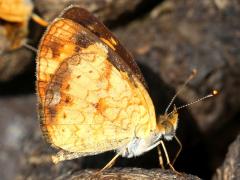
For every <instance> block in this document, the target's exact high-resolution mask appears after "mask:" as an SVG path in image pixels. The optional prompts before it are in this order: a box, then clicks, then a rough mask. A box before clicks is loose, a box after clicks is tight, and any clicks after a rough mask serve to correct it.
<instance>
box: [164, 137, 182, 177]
mask: <svg viewBox="0 0 240 180" xmlns="http://www.w3.org/2000/svg"><path fill="white" fill-rule="evenodd" d="M160 144H161V145H162V148H163V151H164V154H165V157H166V160H167V164H168V165H169V167H170V168H171V169H172V170H173V171H174V172H175V173H177V174H180V173H179V172H177V171H176V170H175V169H174V167H173V166H172V164H171V162H170V160H169V156H168V153H167V150H166V147H165V145H164V143H163V141H162V140H161V141H160Z"/></svg>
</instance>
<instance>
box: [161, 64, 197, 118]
mask: <svg viewBox="0 0 240 180" xmlns="http://www.w3.org/2000/svg"><path fill="white" fill-rule="evenodd" d="M196 74H197V69H193V70H192V73H191V74H190V76H189V77H188V78H187V80H186V81H185V82H184V84H183V85H182V86H181V87H180V89H179V90H178V91H177V92H176V94H175V95H174V96H173V98H172V99H171V101H170V103H169V104H168V106H167V108H166V110H165V114H167V112H168V110H169V108H170V107H171V105H172V104H173V102H174V100H175V99H176V97H177V96H178V94H179V93H180V92H182V90H183V89H184V88H185V87H186V85H187V84H188V83H189V81H191V80H192V79H193V78H194V77H195V76H196Z"/></svg>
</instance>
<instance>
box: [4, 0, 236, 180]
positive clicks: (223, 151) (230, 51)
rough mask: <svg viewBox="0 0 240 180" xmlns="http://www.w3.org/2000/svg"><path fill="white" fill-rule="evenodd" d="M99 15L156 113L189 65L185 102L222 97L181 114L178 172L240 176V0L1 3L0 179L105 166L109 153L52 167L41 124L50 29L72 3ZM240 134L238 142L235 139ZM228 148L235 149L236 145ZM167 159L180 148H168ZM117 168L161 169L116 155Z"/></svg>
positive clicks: (148, 159)
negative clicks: (135, 69) (138, 74)
mask: <svg viewBox="0 0 240 180" xmlns="http://www.w3.org/2000/svg"><path fill="white" fill-rule="evenodd" d="M70 4H77V5H80V6H82V7H84V8H86V9H88V10H89V11H91V12H93V13H94V14H95V15H96V16H97V17H99V18H100V19H101V20H102V21H103V22H104V23H105V24H106V25H107V27H109V28H110V30H111V31H112V32H113V33H114V34H115V35H116V36H117V37H118V38H119V40H120V41H121V42H122V44H123V45H124V46H125V47H126V48H127V49H128V50H130V52H131V53H132V54H133V55H134V57H135V59H136V61H137V63H138V64H139V66H140V68H141V70H142V72H143V74H144V77H145V80H146V82H147V84H148V86H149V93H150V95H151V97H152V99H153V102H154V105H155V109H156V113H157V114H158V115H159V114H161V113H163V112H164V110H165V108H166V107H167V105H168V103H169V101H170V100H171V98H172V97H173V95H174V94H175V92H176V91H177V90H178V89H179V87H180V85H182V84H183V82H184V81H185V80H186V79H187V77H188V76H189V74H190V73H191V71H192V69H193V68H196V69H197V70H198V74H197V76H196V78H195V79H194V80H192V81H191V83H190V84H189V85H188V86H187V87H186V89H185V90H184V92H183V93H181V94H180V95H179V97H178V99H177V100H176V102H175V104H176V105H177V106H181V105H183V104H186V103H190V102H192V101H194V100H196V99H197V98H198V97H202V96H204V95H206V94H208V93H210V92H211V90H212V89H217V90H219V92H220V94H219V95H217V96H216V97H213V98H211V99H208V100H206V101H201V102H200V103H198V104H196V105H193V106H190V107H188V108H186V109H182V110H180V111H179V114H180V120H179V126H178V129H177V136H178V137H179V139H180V140H181V142H182V144H183V150H182V152H181V154H180V156H179V158H178V159H177V161H176V163H175V168H176V170H178V171H180V172H185V173H189V174H193V175H196V176H198V177H200V178H203V179H234V178H235V179H238V178H239V179H240V170H239V169H240V166H239V164H240V136H238V134H239V132H240V23H239V18H240V2H239V1H238V0H201V1H197V0H181V1H177V0H159V1H156V0H132V1H127V0H114V1H113V0H92V1H88V0H68V1H67V0H41V1H36V0H35V1H30V0H8V1H7V0H2V1H0V177H1V179H4V180H5V179H6V180H7V179H27V178H32V179H53V178H57V177H59V178H60V177H65V175H66V174H68V175H69V174H71V173H73V172H76V171H78V170H80V169H82V168H101V167H103V166H104V165H105V164H106V163H107V162H108V161H109V160H110V159H111V158H112V156H113V155H114V154H113V153H112V152H109V153H104V154H102V155H97V156H92V157H88V158H82V159H77V160H72V161H67V162H63V163H60V164H58V165H53V164H52V163H51V162H50V160H49V155H50V154H52V153H54V152H55V151H54V150H53V149H51V148H50V147H49V145H48V144H47V143H46V142H45V141H44V139H43V137H42V134H41V131H40V127H39V120H38V118H37V109H36V107H37V98H36V91H35V73H36V72H35V69H36V62H35V56H36V53H35V52H34V51H31V50H29V49H28V48H26V47H25V46H24V44H29V45H31V46H33V47H35V48H37V46H38V43H39V40H40V38H41V36H42V35H43V33H44V31H45V29H46V28H45V27H44V26H42V25H40V24H39V23H36V21H34V19H36V18H34V16H35V14H37V15H39V16H40V17H42V18H43V19H44V20H46V21H48V22H51V21H52V20H53V19H54V18H56V17H57V16H58V14H59V13H60V12H61V11H62V10H63V9H64V8H65V7H67V6H68V5H70ZM237 137H238V138H237ZM234 140H235V141H234ZM230 144H232V145H231V146H230ZM166 146H167V149H168V150H169V154H170V158H174V155H175V153H176V152H177V149H178V145H177V144H176V142H167V143H166ZM116 166H119V167H141V168H159V164H158V156H157V151H156V150H152V151H150V152H148V153H146V154H145V155H143V156H141V157H138V158H133V159H123V158H120V159H119V160H118V161H117V163H116Z"/></svg>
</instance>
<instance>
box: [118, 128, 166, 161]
mask: <svg viewBox="0 0 240 180" xmlns="http://www.w3.org/2000/svg"><path fill="white" fill-rule="evenodd" d="M161 137H162V134H157V133H155V132H151V133H150V135H149V136H148V137H145V138H139V137H134V138H133V139H132V140H131V141H130V142H129V143H128V144H127V146H124V147H122V148H120V149H118V151H122V157H126V158H132V157H136V156H140V155H142V154H143V153H145V152H147V151H149V150H151V149H153V148H154V147H155V146H154V145H155V144H156V143H157V142H158V141H159V139H160V138H161Z"/></svg>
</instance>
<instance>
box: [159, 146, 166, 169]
mask: <svg viewBox="0 0 240 180" xmlns="http://www.w3.org/2000/svg"><path fill="white" fill-rule="evenodd" d="M157 151H158V159H159V164H160V166H161V168H162V169H165V167H164V164H163V157H162V152H161V149H160V146H158V147H157Z"/></svg>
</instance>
